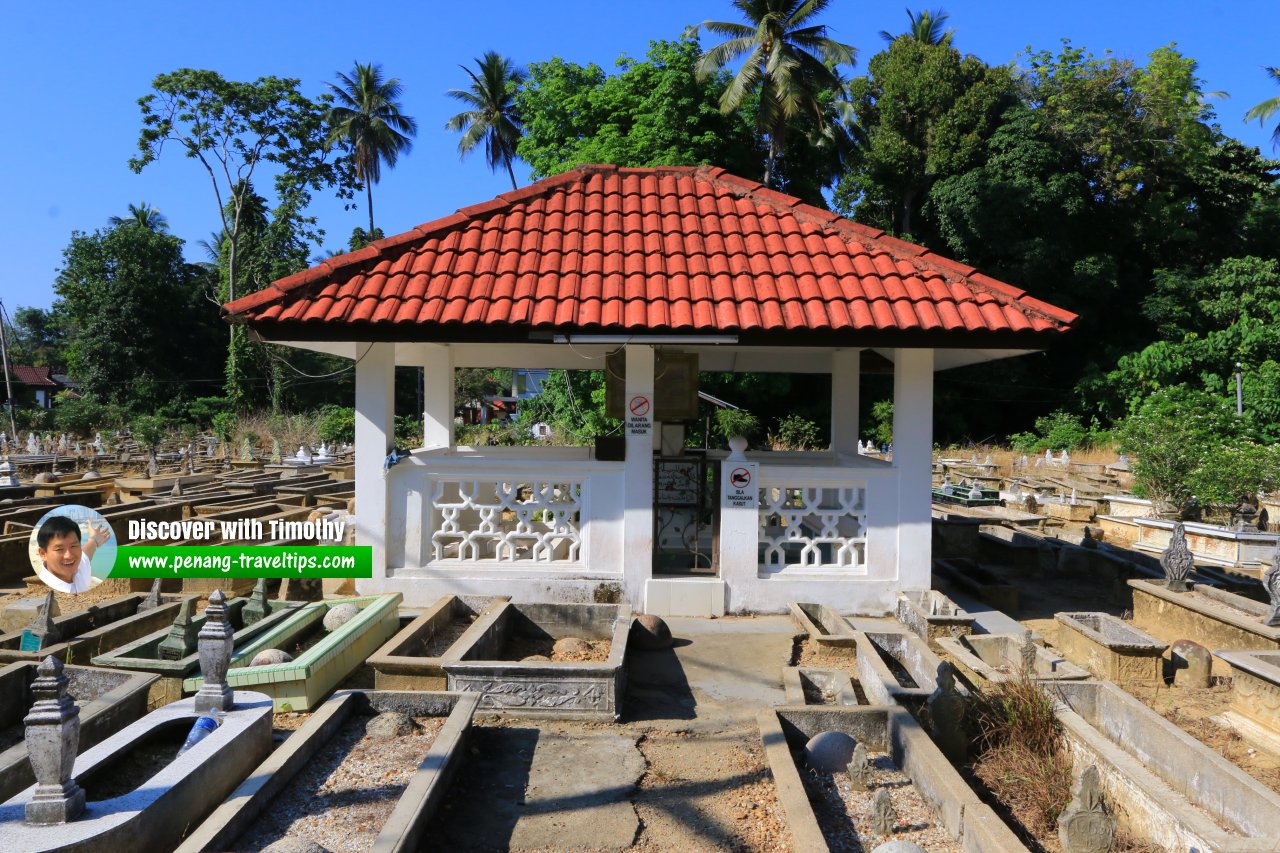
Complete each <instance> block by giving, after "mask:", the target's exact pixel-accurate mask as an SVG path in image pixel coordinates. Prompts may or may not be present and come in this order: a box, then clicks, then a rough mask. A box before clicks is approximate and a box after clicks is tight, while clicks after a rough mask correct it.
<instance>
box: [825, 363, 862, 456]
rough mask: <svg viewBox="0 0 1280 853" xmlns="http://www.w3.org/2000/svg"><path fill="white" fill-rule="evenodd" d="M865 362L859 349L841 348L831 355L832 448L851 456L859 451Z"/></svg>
mask: <svg viewBox="0 0 1280 853" xmlns="http://www.w3.org/2000/svg"><path fill="white" fill-rule="evenodd" d="M861 363H862V353H861V351H859V350H837V351H836V352H833V353H832V354H831V449H832V450H833V451H835V452H836V453H845V454H849V455H851V456H856V455H857V453H858V439H859V434H858V426H859V424H858V400H859V396H860V388H861V382H862V378H861V375H860V373H859V369H860V366H861Z"/></svg>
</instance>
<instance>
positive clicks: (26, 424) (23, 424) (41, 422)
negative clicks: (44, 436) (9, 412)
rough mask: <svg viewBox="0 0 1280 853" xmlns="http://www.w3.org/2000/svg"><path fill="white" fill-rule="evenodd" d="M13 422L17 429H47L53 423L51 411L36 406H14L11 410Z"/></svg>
mask: <svg viewBox="0 0 1280 853" xmlns="http://www.w3.org/2000/svg"><path fill="white" fill-rule="evenodd" d="M13 422H14V424H16V425H17V427H18V429H19V430H34V431H36V432H38V431H40V430H47V429H49V428H50V427H51V426H52V425H53V412H51V411H50V410H49V409H41V408H38V407H36V406H16V407H14V410H13ZM0 428H2V427H0Z"/></svg>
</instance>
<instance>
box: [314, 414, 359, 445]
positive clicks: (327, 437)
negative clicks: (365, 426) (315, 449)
mask: <svg viewBox="0 0 1280 853" xmlns="http://www.w3.org/2000/svg"><path fill="white" fill-rule="evenodd" d="M320 440H321V441H324V442H330V443H340V444H349V443H350V442H353V441H355V440H356V410H355V409H353V408H351V407H350V406H325V407H324V408H323V409H321V410H320Z"/></svg>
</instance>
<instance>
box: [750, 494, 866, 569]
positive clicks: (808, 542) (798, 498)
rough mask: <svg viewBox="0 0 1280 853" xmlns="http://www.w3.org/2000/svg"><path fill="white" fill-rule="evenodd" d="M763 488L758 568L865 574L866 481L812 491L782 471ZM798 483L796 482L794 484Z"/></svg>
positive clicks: (760, 508)
mask: <svg viewBox="0 0 1280 853" xmlns="http://www.w3.org/2000/svg"><path fill="white" fill-rule="evenodd" d="M777 477H778V478H779V479H776V480H765V482H764V484H763V485H762V486H761V488H760V505H759V518H760V568H761V570H762V571H766V572H776V571H782V570H785V569H787V568H788V567H793V566H794V567H795V569H796V570H804V571H812V570H815V569H819V570H838V571H846V572H850V573H864V572H865V571H866V569H867V490H866V484H865V482H862V481H846V482H845V483H841V484H839V485H810V484H806V483H805V481H804V479H802V478H793V477H790V476H788V475H787V474H786V473H784V472H782V471H779V472H778V473H777ZM793 480H794V481H793Z"/></svg>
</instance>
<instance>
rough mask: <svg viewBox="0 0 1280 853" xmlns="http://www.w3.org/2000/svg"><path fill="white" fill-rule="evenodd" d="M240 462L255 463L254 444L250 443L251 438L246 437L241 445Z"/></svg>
mask: <svg viewBox="0 0 1280 853" xmlns="http://www.w3.org/2000/svg"><path fill="white" fill-rule="evenodd" d="M240 461H241V462H252V461H253V442H251V441H249V436H247V435H246V436H245V437H244V441H243V442H241V444H240Z"/></svg>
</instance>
